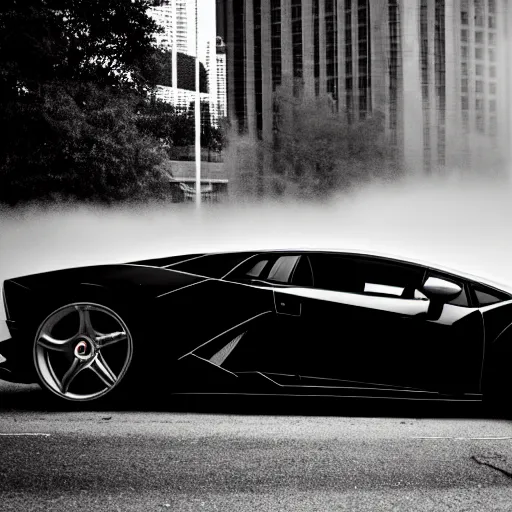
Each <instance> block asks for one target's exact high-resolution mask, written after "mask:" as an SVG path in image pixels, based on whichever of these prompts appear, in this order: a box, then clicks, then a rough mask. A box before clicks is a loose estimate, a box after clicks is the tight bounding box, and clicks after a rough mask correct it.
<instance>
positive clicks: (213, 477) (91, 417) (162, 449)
mask: <svg viewBox="0 0 512 512" xmlns="http://www.w3.org/2000/svg"><path fill="white" fill-rule="evenodd" d="M142 401H143V402H145V400H142ZM158 402H159V403H160V404H162V402H164V396H163V395H162V396H161V397H160V398H159V400H158ZM336 404H337V405H335V406H334V405H333V403H330V404H328V405H326V406H325V408H323V409H322V408H320V409H315V410H311V408H309V409H308V408H305V409H304V405H302V404H300V405H298V406H297V408H296V409H283V407H281V409H280V410H279V411H276V410H275V409H273V408H272V407H270V406H269V405H267V404H263V406H262V405H261V404H260V405H259V406H258V407H256V408H255V409H254V410H253V409H252V406H245V407H244V406H242V405H241V404H236V403H229V402H228V405H226V404H212V403H211V402H201V401H198V402H195V403H192V402H186V403H183V404H181V405H179V406H176V404H175V407H170V406H169V405H166V406H162V407H160V408H152V407H142V406H140V405H139V404H134V406H133V407H132V408H131V410H129V411H128V410H125V409H123V408H121V407H118V408H112V409H111V410H89V411H83V412H80V411H72V410H71V411H70V410H64V409H59V408H56V407H53V408H52V407H49V406H48V405H47V402H46V401H45V396H44V395H43V394H42V393H41V390H40V389H39V388H38V387H37V386H15V385H5V384H3V383H1V382H0V453H1V458H0V500H1V501H0V509H1V510H2V511H3V510H6V511H8V510H9V511H10V510H16V511H17V510H52V511H68V510H122V511H132V510H133V511H136V510H144V511H146V510H148V511H151V510H180V511H181V510H183V511H197V510H222V511H230V510H236V511H237V512H243V511H254V510H268V511H277V510H282V511H294V512H295V511H299V512H300V511H305V510H319V511H320V510H322V511H323V510H327V511H331V510H350V511H359V510H361V511H362V510H365V511H366V510H379V511H380V510H382V511H411V510H421V511H436V512H437V511H439V510H461V511H462V510H467V511H472V510H478V511H512V481H511V475H512V422H510V421H506V420H499V419H492V418H487V417H485V416H484V415H482V414H480V413H479V412H478V410H473V409H469V410H464V409H458V410H457V409H455V408H454V407H453V406H450V407H449V408H445V409H443V408H439V407H437V406H430V407H426V406H421V407H416V408H415V409H413V408H412V406H410V405H407V404H402V405H398V406H397V405H395V406H394V408H391V407H390V406H387V405H386V406H385V408H384V409H382V405H381V408H380V409H379V408H378V407H377V406H375V407H376V408H375V409H372V407H374V405H372V404H369V403H368V402H364V403H356V404H355V405H354V404H353V403H352V404H348V403H345V402H337V403H336ZM333 407H338V408H340V409H339V411H338V412H336V411H334V412H333ZM283 410H287V411H288V414H286V415H285V414H283ZM276 412H277V413H276ZM376 413H378V414H376Z"/></svg>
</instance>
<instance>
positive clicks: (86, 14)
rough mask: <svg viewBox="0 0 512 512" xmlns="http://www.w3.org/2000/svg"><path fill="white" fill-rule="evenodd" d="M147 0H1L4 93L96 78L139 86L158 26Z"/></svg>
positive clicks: (0, 50)
mask: <svg viewBox="0 0 512 512" xmlns="http://www.w3.org/2000/svg"><path fill="white" fill-rule="evenodd" d="M155 3H158V2H152V1H149V0H130V1H127V0H31V1H30V0H29V1H28V2H27V1H23V0H3V1H2V7H1V9H0V80H1V87H2V93H3V94H2V97H3V98H16V97H17V96H18V94H19V91H20V89H22V90H23V91H24V92H25V93H26V94H27V93H37V92H40V88H39V86H40V84H41V83H46V82H48V81H60V80H64V81H70V80H72V81H94V82H96V83H102V84H105V85H117V86H125V87H128V88H141V87H144V85H145V79H144V77H143V75H142V74H141V66H142V63H143V62H146V61H147V59H148V58H149V56H150V55H151V54H152V53H153V52H154V49H153V47H152V45H151V43H152V40H153V33H155V32H157V31H160V28H159V27H158V26H157V25H156V23H155V22H154V21H153V20H152V19H151V18H150V17H149V16H148V15H147V9H148V8H149V7H150V6H151V5H154V4H155Z"/></svg>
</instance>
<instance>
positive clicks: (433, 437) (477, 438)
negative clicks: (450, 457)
mask: <svg viewBox="0 0 512 512" xmlns="http://www.w3.org/2000/svg"><path fill="white" fill-rule="evenodd" d="M411 439H455V440H457V441H488V440H490V441H496V440H505V439H512V436H503V437H450V436H429V437H411Z"/></svg>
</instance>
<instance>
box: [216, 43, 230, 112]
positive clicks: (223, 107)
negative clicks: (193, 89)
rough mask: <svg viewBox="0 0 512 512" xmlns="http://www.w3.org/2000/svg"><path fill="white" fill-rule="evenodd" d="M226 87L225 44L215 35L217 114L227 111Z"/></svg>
mask: <svg viewBox="0 0 512 512" xmlns="http://www.w3.org/2000/svg"><path fill="white" fill-rule="evenodd" d="M227 101H228V100H227V88H226V44H225V43H224V41H223V40H222V38H221V37H217V105H218V111H217V115H218V116H219V117H226V116H227V113H228V104H227Z"/></svg>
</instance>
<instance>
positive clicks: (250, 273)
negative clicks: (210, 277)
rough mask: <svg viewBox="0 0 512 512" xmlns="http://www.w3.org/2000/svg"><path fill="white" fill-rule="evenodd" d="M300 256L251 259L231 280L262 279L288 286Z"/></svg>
mask: <svg viewBox="0 0 512 512" xmlns="http://www.w3.org/2000/svg"><path fill="white" fill-rule="evenodd" d="M299 258H300V256H298V255H282V256H280V255H277V254H265V255H260V256H256V257H255V258H251V259H250V260H249V261H247V262H245V263H244V264H242V265H240V267H238V268H237V269H235V271H234V272H233V273H232V274H230V275H229V278H231V279H247V280H251V279H261V280H266V281H271V282H272V281H273V282H276V283H283V284H287V283H290V282H291V276H292V274H293V271H294V269H295V267H296V265H297V262H298V260H299Z"/></svg>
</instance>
